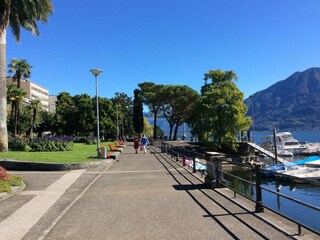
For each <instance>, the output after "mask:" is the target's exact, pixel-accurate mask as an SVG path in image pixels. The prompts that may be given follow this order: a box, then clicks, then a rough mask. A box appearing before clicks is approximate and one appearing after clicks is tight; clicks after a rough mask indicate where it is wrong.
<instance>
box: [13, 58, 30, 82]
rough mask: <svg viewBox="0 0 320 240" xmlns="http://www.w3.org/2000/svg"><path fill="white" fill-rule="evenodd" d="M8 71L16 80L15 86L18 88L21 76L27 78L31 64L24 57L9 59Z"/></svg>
mask: <svg viewBox="0 0 320 240" xmlns="http://www.w3.org/2000/svg"><path fill="white" fill-rule="evenodd" d="M8 67H9V73H13V77H14V78H15V79H16V80H17V86H18V88H20V85H21V78H29V77H30V74H31V68H32V66H30V65H29V63H28V62H27V60H25V59H15V58H14V59H11V61H10V63H9V65H8Z"/></svg>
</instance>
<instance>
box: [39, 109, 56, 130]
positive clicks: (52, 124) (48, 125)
mask: <svg viewBox="0 0 320 240" xmlns="http://www.w3.org/2000/svg"><path fill="white" fill-rule="evenodd" d="M39 115H40V119H41V121H39V125H38V126H37V133H38V136H42V133H44V132H51V133H52V134H56V133H57V129H58V127H57V126H58V124H57V122H56V118H55V113H51V112H48V111H40V112H39Z"/></svg>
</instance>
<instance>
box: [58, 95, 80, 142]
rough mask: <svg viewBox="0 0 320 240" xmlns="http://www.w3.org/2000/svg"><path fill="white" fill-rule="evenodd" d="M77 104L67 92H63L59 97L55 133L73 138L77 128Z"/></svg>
mask: <svg viewBox="0 0 320 240" xmlns="http://www.w3.org/2000/svg"><path fill="white" fill-rule="evenodd" d="M74 113H75V104H74V102H73V98H72V96H70V94H69V93H67V92H62V93H60V94H59V95H58V96H57V103H56V115H55V117H56V123H57V129H55V132H56V133H58V134H63V135H67V136H72V135H73V134H74V132H75V128H76V124H77V122H76V118H75V115H74Z"/></svg>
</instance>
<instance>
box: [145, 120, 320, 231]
mask: <svg viewBox="0 0 320 240" xmlns="http://www.w3.org/2000/svg"><path fill="white" fill-rule="evenodd" d="M148 120H149V122H150V123H151V124H153V120H152V119H148ZM157 121H158V125H159V126H160V127H161V129H162V130H163V131H164V134H165V136H167V137H169V125H168V123H167V121H166V119H158V120H157ZM184 133H186V135H187V140H190V138H191V134H190V128H189V127H188V126H187V125H186V124H185V126H184V127H183V126H181V127H180V128H179V131H178V138H181V139H182V136H183V135H184ZM291 133H292V136H293V137H294V138H296V139H297V140H299V141H305V142H308V143H315V142H320V131H291ZM267 135H273V132H272V131H266V132H255V133H254V139H255V143H257V144H259V143H261V137H262V136H267ZM251 139H252V133H251ZM296 158H297V159H302V158H304V156H297V157H296ZM232 173H233V174H235V173H236V175H239V176H241V177H245V178H252V176H251V177H250V176H248V175H250V173H248V172H245V171H243V170H241V171H238V170H232ZM251 180H252V179H251ZM230 184H231V185H234V186H233V187H235V186H236V187H238V188H239V189H238V190H239V191H241V192H242V193H244V194H246V195H248V196H249V197H254V196H255V189H253V188H252V186H249V185H246V184H245V183H241V184H240V183H237V182H236V181H234V182H232V181H230ZM263 186H264V187H266V188H268V189H271V190H273V191H278V192H280V193H282V194H285V195H287V196H289V197H292V198H295V199H297V200H300V201H303V202H306V203H309V204H311V205H313V206H316V207H320V187H319V186H314V185H311V184H293V183H290V182H276V181H275V180H274V179H270V180H265V181H264V182H263ZM262 194H263V203H264V205H266V206H268V207H270V208H272V209H274V210H276V211H279V212H281V213H282V214H284V215H286V216H288V217H290V218H292V219H294V220H296V221H299V222H301V223H303V224H305V225H307V226H309V227H311V228H313V229H315V230H317V231H319V232H320V221H319V219H320V212H319V211H316V210H312V209H310V208H307V207H304V206H302V205H299V204H297V203H294V202H292V201H289V200H287V199H285V198H282V197H277V196H276V195H275V194H272V193H270V192H268V191H265V190H263V192H262ZM316 219H317V220H316Z"/></svg>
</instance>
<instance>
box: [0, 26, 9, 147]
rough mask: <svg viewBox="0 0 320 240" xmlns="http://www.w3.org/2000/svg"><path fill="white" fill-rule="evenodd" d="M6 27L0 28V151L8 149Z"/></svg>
mask: <svg viewBox="0 0 320 240" xmlns="http://www.w3.org/2000/svg"><path fill="white" fill-rule="evenodd" d="M6 61H7V59H6V29H4V30H0V151H1V152H5V151H8V131H7V76H6V65H7V62H6Z"/></svg>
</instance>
